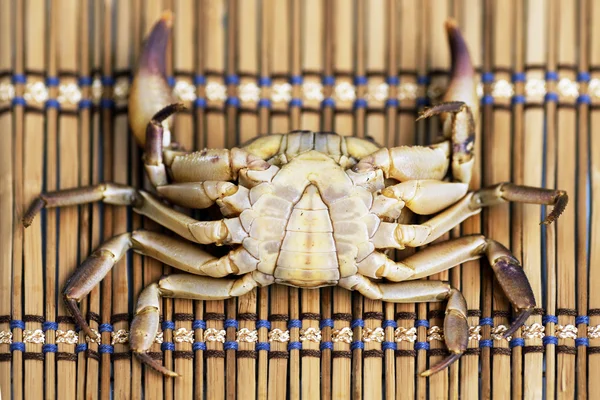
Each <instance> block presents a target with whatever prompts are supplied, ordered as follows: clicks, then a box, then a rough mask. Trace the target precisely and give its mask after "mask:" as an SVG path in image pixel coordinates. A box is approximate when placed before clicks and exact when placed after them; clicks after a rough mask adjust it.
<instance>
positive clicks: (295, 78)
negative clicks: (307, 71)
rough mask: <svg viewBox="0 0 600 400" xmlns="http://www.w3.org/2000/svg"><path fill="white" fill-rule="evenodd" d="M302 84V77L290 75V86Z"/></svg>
mask: <svg viewBox="0 0 600 400" xmlns="http://www.w3.org/2000/svg"><path fill="white" fill-rule="evenodd" d="M302 82H304V78H303V77H302V75H292V76H291V77H290V85H302Z"/></svg>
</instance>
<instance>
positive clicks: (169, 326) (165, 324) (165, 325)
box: [162, 321, 175, 331]
mask: <svg viewBox="0 0 600 400" xmlns="http://www.w3.org/2000/svg"><path fill="white" fill-rule="evenodd" d="M162 329H163V331H164V330H166V329H175V322H173V321H163V322H162Z"/></svg>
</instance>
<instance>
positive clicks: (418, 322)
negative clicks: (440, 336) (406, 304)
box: [415, 319, 429, 328]
mask: <svg viewBox="0 0 600 400" xmlns="http://www.w3.org/2000/svg"><path fill="white" fill-rule="evenodd" d="M415 326H416V327H417V328H420V327H422V326H424V327H425V328H429V321H428V320H426V319H418V320H416V321H415Z"/></svg>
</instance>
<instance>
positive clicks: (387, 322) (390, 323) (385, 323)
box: [381, 319, 398, 329]
mask: <svg viewBox="0 0 600 400" xmlns="http://www.w3.org/2000/svg"><path fill="white" fill-rule="evenodd" d="M381 326H382V327H383V329H385V328H389V327H392V328H394V329H396V328H397V327H398V324H397V323H396V321H394V320H392V319H386V320H385V321H383V324H381Z"/></svg>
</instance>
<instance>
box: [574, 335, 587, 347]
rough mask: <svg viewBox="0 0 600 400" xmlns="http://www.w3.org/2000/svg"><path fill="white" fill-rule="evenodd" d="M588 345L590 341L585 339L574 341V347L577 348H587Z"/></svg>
mask: <svg viewBox="0 0 600 400" xmlns="http://www.w3.org/2000/svg"><path fill="white" fill-rule="evenodd" d="M589 345H590V340H589V339H588V338H586V337H581V338H577V339H575V346H577V347H579V346H586V347H587V346H589Z"/></svg>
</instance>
